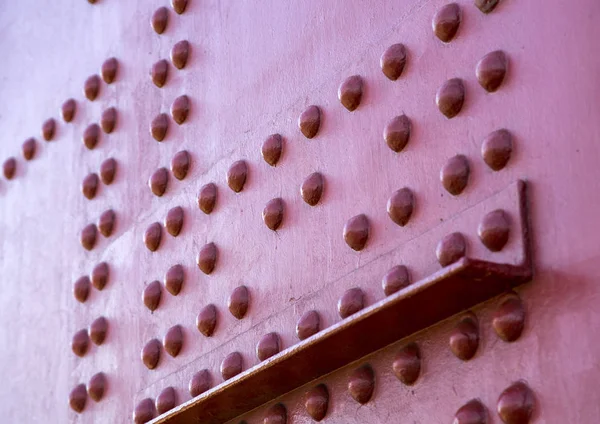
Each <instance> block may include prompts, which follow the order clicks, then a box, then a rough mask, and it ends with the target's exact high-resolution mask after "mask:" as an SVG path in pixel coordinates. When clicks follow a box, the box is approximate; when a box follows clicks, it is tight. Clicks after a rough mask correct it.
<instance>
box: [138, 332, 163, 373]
mask: <svg viewBox="0 0 600 424" xmlns="http://www.w3.org/2000/svg"><path fill="white" fill-rule="evenodd" d="M160 351H161V345H160V342H159V341H158V340H157V339H152V340H150V341H149V342H148V343H146V344H145V345H144V347H143V349H142V362H143V363H144V365H146V367H147V368H148V369H149V370H153V369H154V368H156V366H157V365H158V361H160Z"/></svg>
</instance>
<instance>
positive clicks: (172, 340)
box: [163, 325, 183, 358]
mask: <svg viewBox="0 0 600 424" xmlns="http://www.w3.org/2000/svg"><path fill="white" fill-rule="evenodd" d="M163 346H164V347H165V350H166V351H167V353H168V354H169V355H171V356H172V357H173V358H174V357H176V356H177V355H179V352H181V348H182V347H183V329H182V328H181V325H174V326H173V327H171V328H169V330H168V331H167V334H165V337H164V339H163Z"/></svg>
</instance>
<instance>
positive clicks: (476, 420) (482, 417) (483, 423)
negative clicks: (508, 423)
mask: <svg viewBox="0 0 600 424" xmlns="http://www.w3.org/2000/svg"><path fill="white" fill-rule="evenodd" d="M487 415H488V414H487V410H486V408H485V406H484V405H483V404H482V403H481V401H480V400H479V399H471V400H470V401H468V402H467V403H465V404H464V405H463V406H461V407H460V408H459V410H458V411H456V414H455V415H454V424H487V422H488V420H487Z"/></svg>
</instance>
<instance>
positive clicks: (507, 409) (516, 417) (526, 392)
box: [497, 381, 535, 424]
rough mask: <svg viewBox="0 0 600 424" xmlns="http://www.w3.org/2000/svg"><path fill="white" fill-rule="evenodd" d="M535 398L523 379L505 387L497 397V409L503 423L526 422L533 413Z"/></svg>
mask: <svg viewBox="0 0 600 424" xmlns="http://www.w3.org/2000/svg"><path fill="white" fill-rule="evenodd" d="M534 403H535V399H534V396H533V392H532V391H531V389H530V388H529V386H527V384H526V383H525V382H524V381H517V382H516V383H513V384H511V385H510V387H507V388H506V389H505V390H504V391H503V392H502V394H501V395H500V397H499V398H498V404H497V410H498V415H499V416H500V419H501V420H502V422H503V423H505V424H527V423H529V421H530V420H531V415H532V414H533V408H534Z"/></svg>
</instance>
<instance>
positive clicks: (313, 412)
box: [304, 384, 329, 421]
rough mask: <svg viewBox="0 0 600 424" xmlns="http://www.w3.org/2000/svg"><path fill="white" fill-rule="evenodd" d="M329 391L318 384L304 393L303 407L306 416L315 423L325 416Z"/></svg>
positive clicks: (324, 386)
mask: <svg viewBox="0 0 600 424" xmlns="http://www.w3.org/2000/svg"><path fill="white" fill-rule="evenodd" d="M328 406H329V391H328V390H327V386H326V385H324V384H319V385H317V386H315V387H313V388H312V389H310V390H309V391H308V392H307V393H306V397H305V401H304V407H305V408H306V412H308V415H310V416H311V417H312V419H313V420H315V421H321V420H322V419H323V418H325V415H327V408H328Z"/></svg>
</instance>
